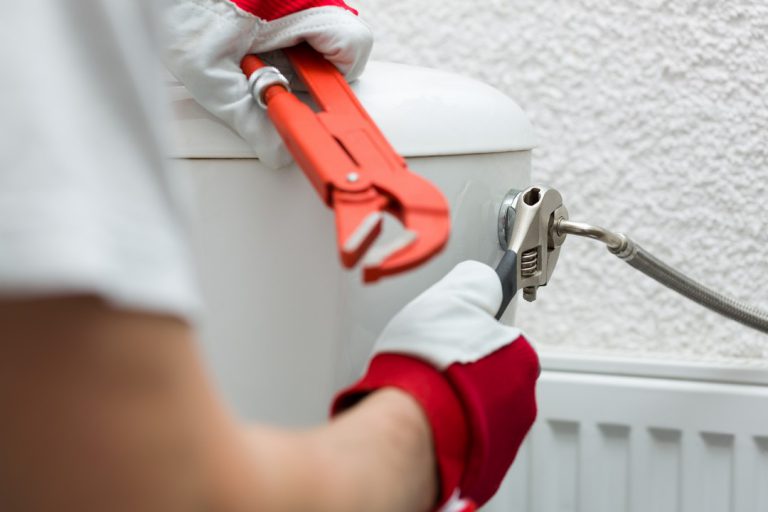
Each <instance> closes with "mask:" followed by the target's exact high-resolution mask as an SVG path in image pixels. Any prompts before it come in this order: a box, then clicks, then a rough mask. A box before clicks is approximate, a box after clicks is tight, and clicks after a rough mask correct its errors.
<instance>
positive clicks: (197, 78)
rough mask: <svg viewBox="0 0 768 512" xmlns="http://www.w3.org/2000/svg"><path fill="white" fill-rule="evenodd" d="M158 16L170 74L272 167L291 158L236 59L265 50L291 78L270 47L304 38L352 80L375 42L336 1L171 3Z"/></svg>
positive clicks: (182, 0) (354, 15) (199, 0)
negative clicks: (255, 99) (165, 41)
mask: <svg viewBox="0 0 768 512" xmlns="http://www.w3.org/2000/svg"><path fill="white" fill-rule="evenodd" d="M164 18H165V19H164V22H165V23H164V24H165V25H166V27H165V28H166V33H167V46H168V51H167V53H166V59H165V60H166V65H167V66H168V68H169V69H170V71H171V72H172V73H173V74H174V75H175V76H176V78H178V79H179V80H180V81H181V82H182V83H183V84H184V85H185V86H186V87H187V89H188V90H189V92H190V94H191V95H192V97H194V98H195V100H197V101H198V103H200V104H201V105H202V106H203V107H205V108H206V109H207V110H208V111H209V112H211V113H212V114H213V115H215V116H217V117H218V118H220V119H221V120H222V121H224V122H225V123H227V124H228V125H229V126H230V127H231V128H233V129H234V130H235V131H236V132H237V133H238V134H240V136H241V137H243V139H245V141H246V142H248V144H249V145H250V146H251V147H252V148H253V150H254V151H255V153H256V155H257V156H258V157H259V159H261V160H262V161H263V162H264V163H266V164H267V165H269V166H271V167H281V166H283V165H287V164H288V163H290V162H291V157H290V155H289V154H288V152H287V150H286V149H285V146H284V145H283V142H282V140H281V139H280V136H279V135H278V133H277V131H275V129H274V127H273V126H272V123H271V121H270V120H269V119H268V118H267V116H266V114H265V112H264V111H263V110H262V109H261V108H260V107H258V106H257V105H256V103H255V102H254V101H253V99H252V98H251V95H250V92H249V90H248V80H247V79H246V77H245V75H244V74H243V72H242V71H241V70H240V61H241V60H242V58H243V57H244V56H245V55H247V54H250V53H257V54H262V55H263V54H267V55H265V56H264V58H265V60H267V61H268V62H270V63H271V64H273V65H276V66H278V67H280V68H281V71H283V72H284V73H285V74H286V76H287V77H288V78H289V79H290V78H291V77H290V73H288V72H287V71H288V69H287V68H286V67H285V66H284V65H283V64H284V63H285V59H281V56H280V55H279V52H275V50H279V49H281V48H287V47H290V46H294V45H296V44H298V43H300V42H302V41H306V42H308V43H309V44H310V45H311V46H312V47H313V48H314V49H315V50H317V51H318V52H320V53H321V54H323V55H324V56H325V57H326V58H327V59H328V60H329V61H331V62H332V63H333V64H335V65H336V67H337V68H339V70H340V71H341V72H342V73H343V74H344V76H345V77H346V78H347V80H350V81H351V80H354V79H356V78H357V77H359V76H360V74H361V73H362V72H363V69H364V68H365V64H366V62H367V61H368V57H369V55H370V52H371V47H372V45H373V36H372V34H371V31H370V29H369V28H368V26H367V25H366V24H365V23H364V22H363V21H361V20H360V18H358V17H357V12H356V11H355V10H353V9H352V8H350V7H349V6H347V5H346V4H345V3H344V2H343V1H342V0H233V1H229V0H173V1H172V2H171V5H170V7H169V8H168V10H167V12H166V16H165V17H164ZM269 52H273V53H271V54H270V53H269Z"/></svg>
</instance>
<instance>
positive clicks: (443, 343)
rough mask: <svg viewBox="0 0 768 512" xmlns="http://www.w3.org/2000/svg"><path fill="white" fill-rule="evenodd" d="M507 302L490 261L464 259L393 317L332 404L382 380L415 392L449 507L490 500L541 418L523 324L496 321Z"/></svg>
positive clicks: (353, 398) (346, 401) (337, 407)
mask: <svg viewBox="0 0 768 512" xmlns="http://www.w3.org/2000/svg"><path fill="white" fill-rule="evenodd" d="M501 300H502V291H501V283H500V281H499V277H498V276H497V274H496V272H495V271H494V270H493V269H492V268H491V267H489V266H487V265H485V264H483V263H479V262H476V261H465V262H463V263H460V264H459V265H457V266H456V267H455V268H454V269H453V270H452V271H451V272H450V273H449V274H448V275H446V276H445V277H444V278H443V279H442V280H440V281H439V282H438V283H436V284H435V285H433V286H432V287H431V288H429V289H428V290H426V291H425V292H424V293H422V294H421V295H420V296H418V297H417V298H416V299H414V300H413V301H412V302H411V303H409V304H408V305H406V306H405V308H403V309H402V310H401V311H400V312H399V313H398V314H397V315H396V316H395V317H394V318H393V319H392V320H391V321H390V323H389V324H388V325H387V326H386V327H385V329H384V331H383V332H382V333H381V336H380V337H379V339H378V341H377V342H376V346H375V349H374V355H373V358H372V359H371V362H370V364H369V366H368V369H367V372H366V374H365V375H364V376H363V378H362V379H361V380H360V381H358V382H357V383H356V384H354V385H352V386H351V387H350V388H348V389H346V390H343V391H342V392H341V393H339V395H338V396H337V397H336V399H335V401H334V404H333V407H332V413H333V414H337V413H339V412H341V411H343V410H344V409H346V408H348V407H351V406H352V405H354V404H355V403H356V402H357V401H359V400H360V399H361V398H362V397H364V396H365V395H366V394H368V393H370V392H372V391H374V390H376V389H379V388H383V387H396V388H399V389H401V390H403V391H405V392H407V393H409V394H411V395H412V396H413V397H414V398H415V399H416V400H417V401H418V402H419V404H420V405H421V407H422V408H423V410H424V412H425V413H426V416H427V418H428V420H429V422H430V425H431V427H432V434H433V441H434V448H435V455H436V458H437V466H438V471H439V477H440V490H439V492H440V496H439V503H438V506H439V507H442V508H441V510H443V511H461V510H473V508H472V507H473V505H472V502H474V504H476V505H478V506H480V505H482V504H484V503H485V502H487V501H488V500H489V499H490V498H491V496H493V494H494V493H495V492H496V490H497V489H498V487H499V485H500V484H501V481H502V479H503V478H504V475H505V474H506V472H507V470H508V469H509V466H510V465H511V464H512V461H513V460H514V458H515V455H516V454H517V450H518V448H519V447H520V444H521V443H522V441H523V439H524V437H525V435H526V434H527V432H528V430H529V429H530V427H531V425H532V424H533V421H534V419H535V418H536V398H535V384H536V379H537V378H538V376H539V362H538V358H537V356H536V353H535V352H534V350H533V348H531V346H530V344H529V343H528V341H526V339H525V338H524V337H523V335H522V334H521V332H520V330H519V329H516V328H514V327H509V326H506V325H504V324H501V323H499V322H498V321H496V320H495V319H494V315H495V314H496V312H497V310H498V308H499V306H500V304H501Z"/></svg>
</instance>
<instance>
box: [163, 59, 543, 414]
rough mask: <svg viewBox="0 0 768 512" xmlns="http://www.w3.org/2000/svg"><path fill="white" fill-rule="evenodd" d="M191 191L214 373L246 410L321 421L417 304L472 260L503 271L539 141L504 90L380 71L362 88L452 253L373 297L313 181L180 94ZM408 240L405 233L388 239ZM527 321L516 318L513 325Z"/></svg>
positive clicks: (445, 77)
mask: <svg viewBox="0 0 768 512" xmlns="http://www.w3.org/2000/svg"><path fill="white" fill-rule="evenodd" d="M171 87H172V98H173V107H174V112H175V116H176V119H175V132H176V135H177V142H176V148H175V156H176V157H177V158H178V161H177V163H178V168H177V172H178V173H179V177H180V179H181V180H184V181H186V182H188V184H189V186H190V187H191V192H192V194H191V195H192V198H193V201H194V203H195V204H194V205H193V212H194V215H193V219H192V227H191V237H192V241H193V245H194V250H195V252H196V257H197V260H198V261H197V262H198V268H199V271H200V280H201V282H202V287H203V294H204V299H205V301H206V307H207V311H206V315H205V318H204V320H203V323H202V325H201V333H202V343H203V347H204V351H205V354H206V357H207V358H208V362H209V366H210V368H211V370H212V372H213V373H214V375H215V378H216V381H217V383H218V384H219V386H220V388H221V390H222V391H223V393H224V394H225V396H226V397H227V398H228V399H229V400H230V402H231V404H232V405H233V406H234V407H235V409H236V410H237V411H238V412H239V413H241V414H242V415H244V416H245V417H247V418H250V419H259V420H262V421H268V422H273V423H278V424H282V425H306V424H310V423H316V422H318V421H320V420H322V419H324V418H325V417H326V415H327V410H328V405H329V401H330V398H331V396H332V395H333V392H334V390H335V389H337V388H339V387H340V386H342V385H344V384H346V383H349V382H351V381H352V380H354V379H355V378H356V377H358V376H359V375H360V373H361V372H362V370H363V367H364V364H365V361H366V358H367V356H368V354H369V351H370V349H371V347H372V345H373V342H374V340H375V338H376V336H377V334H378V333H379V331H380V330H381V329H382V328H383V326H384V325H385V323H386V322H387V320H388V319H389V318H390V317H391V316H392V315H393V314H394V313H395V312H396V311H397V310H398V309H399V308H400V307H402V305H404V304H405V303H406V302H407V301H409V300H410V299H412V298H413V297H414V296H416V295H417V294H418V293H419V292H420V291H422V290H423V289H424V288H426V287H427V286H428V285H430V284H431V283H433V282H434V281H436V280H437V279H438V278H439V277H441V276H442V275H443V274H445V273H446V272H447V271H448V270H449V269H450V268H451V267H452V266H453V265H455V264H456V263H457V262H459V261H462V260H464V259H476V260H480V261H484V262H486V263H489V264H495V263H496V261H497V260H498V259H499V257H500V255H501V251H500V248H499V242H498V238H497V217H498V210H499V205H500V203H501V201H502V199H503V198H504V195H505V194H506V192H507V191H508V190H509V189H510V188H517V189H522V188H524V187H525V186H527V185H528V184H529V179H530V161H531V157H530V150H531V148H532V147H533V144H534V139H533V133H532V130H531V127H530V125H529V123H528V120H527V119H526V117H525V115H524V113H523V112H522V110H521V109H520V108H519V107H518V106H517V105H516V104H515V103H514V102H513V101H512V100H511V99H509V98H508V97H506V96H505V95H503V94H502V93H500V92H499V91H497V90H495V89H493V88H491V87H489V86H487V85H484V84H482V83H479V82H477V81H474V80H471V79H468V78H464V77H461V76H457V75H454V74H450V73H445V72H441V71H435V70H429V69H423V68H417V67H411V66H404V65H398V64H390V63H380V62H372V63H371V64H370V65H369V67H368V69H367V70H366V72H365V74H364V75H363V77H362V78H361V79H360V80H359V81H358V82H357V83H355V84H354V85H353V88H354V89H355V91H356V92H357V94H358V97H359V98H360V99H361V101H362V103H363V104H364V106H365V107H366V108H367V109H368V111H369V113H370V114H371V116H372V117H373V119H374V120H375V121H376V122H377V123H378V125H379V127H380V128H381V129H382V131H383V132H384V134H385V135H386V136H387V137H388V138H389V140H390V141H391V142H392V144H393V145H394V147H395V148H396V149H397V151H398V152H399V153H401V154H402V155H403V156H405V157H406V158H407V160H408V163H409V166H410V168H411V169H412V170H413V171H415V172H417V173H419V174H421V175H423V176H425V177H427V178H428V179H429V180H431V181H432V182H433V183H434V184H436V185H437V186H438V187H439V188H440V189H441V190H442V192H443V194H444V195H445V196H446V198H447V199H448V202H449V204H450V207H451V222H452V232H451V239H450V241H449V243H448V246H447V247H446V249H445V250H444V251H443V252H442V253H441V254H440V255H439V256H438V257H436V258H434V259H433V260H431V261H430V262H429V263H428V264H426V265H423V266H421V267H418V268H417V269H416V270H413V271H410V272H408V273H406V274H401V275H399V276H396V277H389V278H385V279H383V280H381V281H379V282H378V283H375V284H373V285H363V284H362V279H361V273H360V270H359V269H357V270H352V271H347V270H344V269H343V268H342V266H341V263H340V261H339V258H338V254H337V250H336V233H335V226H334V218H333V215H334V214H333V212H332V211H331V210H329V209H328V208H326V206H325V205H324V204H323V203H322V202H321V200H320V199H319V197H318V196H317V194H316V192H315V190H314V189H313V188H312V187H311V186H310V184H309V182H308V181H307V179H306V178H305V177H304V175H303V173H302V172H301V170H300V169H298V168H297V167H295V166H291V167H289V168H285V169H280V170H272V169H268V168H266V167H264V166H263V165H261V164H260V162H259V161H258V160H257V159H255V157H254V156H253V154H252V153H251V152H250V150H249V149H248V147H247V146H246V145H245V143H244V142H243V141H242V140H241V139H240V138H239V137H237V135H235V134H234V133H232V132H231V131H230V130H229V129H228V128H226V127H225V126H224V125H223V124H222V123H220V122H219V121H217V120H216V119H215V118H213V117H211V116H210V115H209V114H207V113H206V112H205V111H204V110H203V109H202V108H201V107H200V106H199V105H197V104H196V103H195V102H194V101H193V100H192V99H190V97H189V95H188V94H187V93H186V91H185V90H184V89H183V87H181V86H179V85H175V86H174V85H172V86H171ZM396 230H397V225H396V223H395V222H394V221H393V222H392V223H389V224H387V225H386V226H385V235H387V234H391V233H392V232H394V231H396ZM513 317H514V308H513V307H510V308H509V310H508V312H507V314H506V315H505V321H507V322H509V321H511V320H512V319H513Z"/></svg>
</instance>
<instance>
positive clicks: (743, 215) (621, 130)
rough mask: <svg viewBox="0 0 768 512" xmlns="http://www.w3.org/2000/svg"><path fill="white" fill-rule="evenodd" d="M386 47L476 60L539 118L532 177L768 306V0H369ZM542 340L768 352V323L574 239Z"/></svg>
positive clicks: (611, 347) (468, 68)
mask: <svg viewBox="0 0 768 512" xmlns="http://www.w3.org/2000/svg"><path fill="white" fill-rule="evenodd" d="M354 4H355V5H356V6H358V7H359V8H360V10H361V12H362V15H363V17H364V18H365V19H366V20H367V21H368V22H369V23H370V24H371V26H372V28H373V29H374V32H375V34H376V47H375V50H374V58H376V59H380V60H390V61H396V62H404V63H410V64H417V65H423V66H429V67H434V68H442V69H447V70H452V71H455V72H458V73H462V74H468V75H473V76H475V77H477V78H479V79H480V80H482V81H485V82H487V83H490V84H492V85H494V86H496V87H498V88H499V89H501V90H502V91H504V92H505V93H507V94H508V95H510V96H511V97H513V98H515V99H516V100H517V101H518V102H519V103H520V104H521V106H522V107H523V108H524V109H525V110H526V112H527V113H528V115H529V116H530V118H531V120H532V122H533V124H534V126H535V127H536V132H537V138H538V141H539V147H538V148H537V149H536V150H535V152H534V171H533V174H534V181H535V182H536V183H542V184H550V185H552V186H555V187H557V188H559V189H560V191H561V192H562V193H563V196H564V197H565V199H566V204H567V206H568V208H569V210H570V213H571V218H573V219H574V220H584V221H591V222H594V223H598V224H602V225H604V226H606V227H610V228H613V229H616V230H621V231H624V232H626V233H628V234H629V235H630V236H632V237H633V238H634V239H636V240H637V241H638V242H640V243H641V244H642V245H643V246H645V247H646V248H647V249H649V250H651V252H653V253H655V254H656V255H657V256H659V257H660V258H662V259H663V260H665V261H667V262H669V263H671V264H673V265H675V266H676V267H677V268H679V269H681V270H683V271H685V272H687V273H689V274H690V275H691V276H693V277H695V278H697V279H699V280H701V281H703V282H705V283H707V284H709V285H710V286H713V287H714V288H716V289H718V290H720V291H727V292H728V293H730V294H731V295H733V296H735V297H736V298H738V299H741V300H746V301H749V302H751V303H754V304H759V305H761V306H762V307H763V308H768V257H767V256H766V250H767V249H768V196H767V195H766V187H767V186H768V2H766V1H765V0H728V1H721V2H718V1H715V0H646V1H640V0H622V1H615V0H568V1H565V0H560V1H558V0H519V1H510V0H496V1H493V0H475V1H472V2H465V1H458V0H450V1H436V0H411V1H408V2H399V1H392V0H365V1H358V2H354ZM518 318H519V320H520V323H521V325H522V326H523V327H524V328H526V330H527V331H528V332H529V334H530V335H531V336H532V337H533V338H534V339H535V340H536V341H537V342H538V345H539V347H540V348H541V349H545V350H553V351H555V352H561V353H562V352H576V353H584V352H586V353H590V354H606V355H617V356H622V357H623V356H629V357H636V356H641V357H644V358H647V357H650V358H662V359H670V360H677V361H680V360H686V361H705V362H716V363H718V364H719V363H726V364H728V365H736V366H740V365H745V366H766V367H768V336H765V335H762V334H759V333H757V332H756V331H752V330H750V329H747V328H742V327H741V326H739V325H738V324H735V323H733V322H731V321H728V320H725V319H722V318H720V317H719V316H717V315H716V314H714V313H710V312H708V311H706V310H704V309H703V308H701V307H699V306H698V305H696V304H693V303H690V302H687V301H685V300H683V299H682V298H680V297H679V296H677V295H676V294H675V293H673V292H671V291H668V290H666V289H664V288H662V287H661V286H659V285H657V284H656V283H655V282H653V281H651V280H650V279H648V278H646V277H644V276H643V275H641V274H639V273H637V272H636V271H635V270H633V269H632V268H630V267H629V266H628V265H626V264H624V263H623V262H621V261H619V260H617V259H616V258H614V257H613V256H610V255H609V254H608V253H607V252H605V250H604V249H603V248H602V247H601V246H599V245H598V244H596V243H594V242H590V241H586V240H582V239H573V238H572V239H570V240H568V241H567V242H566V245H565V247H564V250H563V252H562V253H561V258H560V263H559V265H558V269H557V271H556V273H555V276H554V280H553V282H552V283H551V284H550V286H548V287H547V288H543V289H541V290H540V291H539V300H538V301H536V302H535V303H533V304H527V303H524V304H523V305H522V306H521V308H520V310H519V314H518Z"/></svg>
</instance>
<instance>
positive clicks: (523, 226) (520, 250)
mask: <svg viewBox="0 0 768 512" xmlns="http://www.w3.org/2000/svg"><path fill="white" fill-rule="evenodd" d="M559 219H566V220H567V219H568V210H567V209H566V208H565V206H564V205H563V198H562V196H561V195H560V193H559V192H558V191H557V190H555V189H551V188H546V187H540V186H533V187H529V188H527V189H525V190H522V191H517V190H512V191H510V192H509V193H508V194H507V196H506V198H505V199H504V201H503V202H502V206H501V210H500V212H499V242H500V243H501V245H502V247H503V248H504V249H505V250H508V251H514V252H515V254H517V263H516V265H517V268H516V269H515V273H516V287H517V289H522V290H523V298H524V299H525V300H527V301H529V302H530V301H534V300H536V291H537V289H538V287H539V286H546V285H547V283H548V282H549V280H550V278H551V277H552V273H553V272H554V270H555V265H556V264H557V259H558V257H559V256H560V246H561V245H562V244H563V241H564V240H565V235H560V234H558V232H557V230H556V229H555V226H556V223H557V222H558V220H559Z"/></svg>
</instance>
